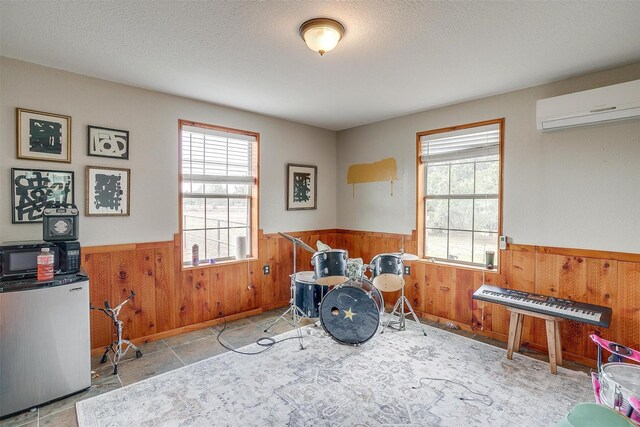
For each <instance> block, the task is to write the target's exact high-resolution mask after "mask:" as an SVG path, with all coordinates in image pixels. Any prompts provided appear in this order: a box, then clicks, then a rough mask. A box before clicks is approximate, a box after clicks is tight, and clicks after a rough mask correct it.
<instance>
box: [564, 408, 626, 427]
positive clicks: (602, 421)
mask: <svg viewBox="0 0 640 427" xmlns="http://www.w3.org/2000/svg"><path fill="white" fill-rule="evenodd" d="M600 426H602V427H635V425H634V424H633V423H632V422H631V421H630V420H629V418H627V417H625V416H624V415H622V414H620V413H618V412H616V411H614V410H613V409H611V408H609V407H607V406H603V405H598V404H597V403H579V404H577V405H576V406H574V408H573V409H572V410H571V411H569V413H568V414H567V415H565V417H564V419H563V420H560V422H558V423H557V424H556V427H600Z"/></svg>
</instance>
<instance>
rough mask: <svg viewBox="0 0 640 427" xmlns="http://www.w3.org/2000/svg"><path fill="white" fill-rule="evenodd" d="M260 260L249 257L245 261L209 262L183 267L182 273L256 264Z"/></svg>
mask: <svg viewBox="0 0 640 427" xmlns="http://www.w3.org/2000/svg"><path fill="white" fill-rule="evenodd" d="M258 260H259V259H258V258H256V257H247V258H245V259H230V260H227V261H218V262H207V263H202V264H198V265H184V264H183V265H182V271H191V270H201V269H203V268H215V267H218V266H220V267H222V266H226V265H234V264H245V263H250V262H256V261H258Z"/></svg>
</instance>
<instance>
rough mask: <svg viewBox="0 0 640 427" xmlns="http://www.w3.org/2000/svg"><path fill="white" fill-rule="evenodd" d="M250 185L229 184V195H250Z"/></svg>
mask: <svg viewBox="0 0 640 427" xmlns="http://www.w3.org/2000/svg"><path fill="white" fill-rule="evenodd" d="M250 189H251V187H250V186H249V184H229V194H245V195H248V194H249V193H250Z"/></svg>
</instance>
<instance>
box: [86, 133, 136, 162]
mask: <svg viewBox="0 0 640 427" xmlns="http://www.w3.org/2000/svg"><path fill="white" fill-rule="evenodd" d="M87 155H89V156H95V157H108V158H111V159H124V160H129V131H128V130H120V129H111V128H105V127H102V126H92V125H89V126H88V128H87Z"/></svg>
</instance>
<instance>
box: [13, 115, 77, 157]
mask: <svg viewBox="0 0 640 427" xmlns="http://www.w3.org/2000/svg"><path fill="white" fill-rule="evenodd" d="M16 127H17V129H16V135H17V138H16V139H17V153H18V159H28V160H43V161H47V162H62V163H71V116H64V115H61V114H53V113H45V112H43V111H35V110H28V109H26V108H16Z"/></svg>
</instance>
